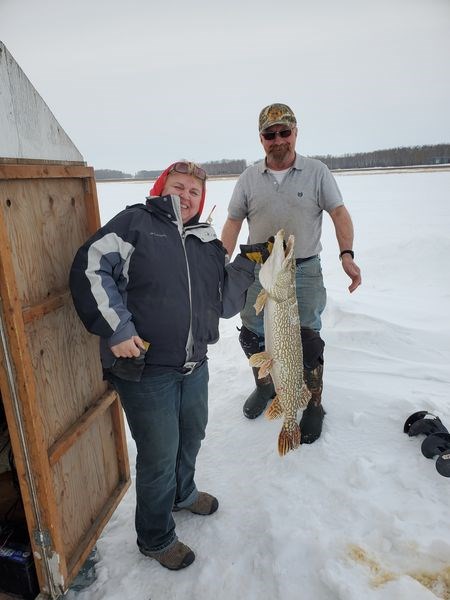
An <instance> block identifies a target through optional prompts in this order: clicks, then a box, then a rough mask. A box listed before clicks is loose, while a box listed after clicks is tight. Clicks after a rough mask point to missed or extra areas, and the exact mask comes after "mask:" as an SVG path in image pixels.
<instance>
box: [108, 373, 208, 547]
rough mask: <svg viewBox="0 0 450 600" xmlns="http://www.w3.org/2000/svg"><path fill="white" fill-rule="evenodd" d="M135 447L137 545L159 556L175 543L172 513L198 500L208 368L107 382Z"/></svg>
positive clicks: (205, 419) (206, 414) (205, 415)
mask: <svg viewBox="0 0 450 600" xmlns="http://www.w3.org/2000/svg"><path fill="white" fill-rule="evenodd" d="M111 380H112V383H113V385H114V387H115V389H116V390H117V392H118V393H119V396H120V400H121V402H122V406H123V408H124V411H125V414H126V417H127V421H128V425H129V427H130V431H131V434H132V436H133V439H134V441H135V442H136V448H137V458H136V521H135V522H136V532H137V541H138V545H140V546H143V547H144V548H146V549H147V550H150V551H152V552H158V551H161V550H164V549H165V548H167V547H168V546H170V545H172V544H173V543H174V542H175V541H176V539H177V537H176V534H175V522H174V519H173V516H172V509H173V508H174V507H177V508H184V507H186V506H190V505H191V504H192V503H193V502H195V500H196V499H197V496H198V490H197V487H196V485H195V482H194V474H195V461H196V458H197V454H198V451H199V450H200V445H201V440H202V439H203V438H204V437H205V429H206V424H207V421H208V380H209V374H208V364H207V361H205V362H204V363H203V364H202V365H201V366H199V367H198V368H196V369H194V371H193V372H192V373H191V374H189V375H183V374H181V373H179V372H178V371H175V370H173V371H169V372H166V373H164V374H159V375H152V374H144V375H143V377H142V379H141V381H139V382H133V381H126V380H124V379H119V378H118V377H114V376H113V377H112V379H111Z"/></svg>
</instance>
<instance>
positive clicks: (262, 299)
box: [253, 290, 268, 315]
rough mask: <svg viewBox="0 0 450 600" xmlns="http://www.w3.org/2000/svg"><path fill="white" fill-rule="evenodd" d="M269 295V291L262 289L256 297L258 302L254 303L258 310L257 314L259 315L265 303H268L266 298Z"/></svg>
mask: <svg viewBox="0 0 450 600" xmlns="http://www.w3.org/2000/svg"><path fill="white" fill-rule="evenodd" d="M267 297H268V293H267V292H266V291H265V290H261V291H260V292H259V294H258V296H257V298H256V302H255V304H254V305H253V306H254V307H255V310H256V314H257V315H259V313H260V312H261V311H262V309H263V308H264V306H265V304H266V300H267Z"/></svg>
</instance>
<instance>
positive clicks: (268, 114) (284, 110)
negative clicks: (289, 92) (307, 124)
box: [259, 104, 297, 133]
mask: <svg viewBox="0 0 450 600" xmlns="http://www.w3.org/2000/svg"><path fill="white" fill-rule="evenodd" d="M272 125H287V126H288V127H295V126H296V125H297V120H296V118H295V115H294V113H293V112H292V110H291V109H290V108H289V106H287V105H286V104H269V106H266V107H265V108H263V109H262V111H261V112H260V113H259V132H260V133H261V131H264V129H267V128H268V127H272Z"/></svg>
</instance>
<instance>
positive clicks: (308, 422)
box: [300, 327, 325, 444]
mask: <svg viewBox="0 0 450 600" xmlns="http://www.w3.org/2000/svg"><path fill="white" fill-rule="evenodd" d="M301 334H302V346H303V366H304V369H303V378H304V380H305V383H306V387H307V388H308V390H309V391H310V392H311V399H310V401H309V402H308V406H307V407H306V409H305V410H304V411H303V415H302V419H301V421H300V432H301V443H302V444H312V443H313V442H315V441H316V440H317V439H318V438H319V437H320V434H321V433H322V424H323V419H324V417H325V411H324V409H323V406H322V388H323V349H324V347H325V343H324V341H323V340H322V339H321V337H320V334H319V333H318V332H317V331H315V330H313V329H309V328H308V327H302V329H301Z"/></svg>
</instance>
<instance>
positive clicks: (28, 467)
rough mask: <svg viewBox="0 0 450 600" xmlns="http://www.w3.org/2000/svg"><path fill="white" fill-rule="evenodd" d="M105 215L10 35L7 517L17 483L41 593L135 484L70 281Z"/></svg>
mask: <svg viewBox="0 0 450 600" xmlns="http://www.w3.org/2000/svg"><path fill="white" fill-rule="evenodd" d="M99 225H100V219H99V211H98V203H97V193H96V186H95V180H94V172H93V169H92V168H91V167H87V166H86V165H85V162H84V160H83V157H82V156H81V154H80V153H79V152H78V150H77V149H76V147H75V146H74V144H73V143H72V141H71V140H70V139H69V137H68V136H67V135H66V133H65V132H64V130H63V129H62V127H61V126H60V125H59V124H58V122H57V121H56V119H55V117H54V116H53V115H52V113H51V112H50V110H49V109H48V107H47V106H46V104H45V103H44V101H43V100H42V98H41V97H40V96H39V94H38V93H37V92H36V90H35V89H34V88H33V86H32V85H31V83H30V81H29V80H28V79H27V77H26V76H25V75H24V73H23V71H22V70H21V69H20V67H19V66H18V65H17V63H16V62H15V60H14V58H13V57H12V56H11V54H10V53H9V52H8V50H7V49H6V47H5V46H4V45H3V44H2V43H1V42H0V240H1V241H0V334H1V336H0V337H1V339H0V393H1V403H0V418H1V414H2V413H4V415H5V416H4V417H3V419H4V427H5V428H7V432H8V434H9V438H10V443H11V449H12V455H13V465H12V466H11V470H14V471H15V472H16V473H17V479H18V482H19V486H20V489H19V490H16V491H15V490H14V485H13V479H14V478H13V476H12V475H11V474H10V473H8V470H6V472H4V473H0V498H1V499H2V501H1V502H0V523H2V520H3V521H4V519H5V518H6V516H5V515H6V512H7V510H8V511H9V510H10V508H11V507H9V508H8V507H5V506H4V504H5V498H9V497H10V498H11V502H12V501H13V500H14V494H15V493H16V494H17V496H18V497H17V498H16V499H15V500H16V502H17V503H18V504H19V505H20V507H23V511H21V510H20V509H19V510H18V511H16V513H15V514H16V519H15V520H17V518H18V519H19V520H20V518H22V519H23V521H24V524H25V525H26V530H27V532H28V535H29V538H30V541H31V547H32V552H33V561H34V567H35V570H36V573H37V579H38V588H39V590H38V592H39V597H40V598H52V599H53V598H58V597H59V596H61V595H62V594H63V593H64V592H65V591H66V590H67V588H68V586H69V585H70V583H71V581H72V580H73V578H74V577H75V576H76V574H77V573H78V571H79V569H80V567H81V566H82V565H83V563H84V561H85V559H86V557H87V556H88V555H89V553H90V551H91V549H92V548H93V546H94V545H95V542H96V540H97V538H98V537H99V535H100V533H101V531H102V529H103V527H104V526H105V524H106V523H107V522H108V520H109V518H110V517H111V515H112V513H113V511H114V509H115V508H116V506H117V505H118V503H119V501H120V499H121V498H122V496H123V495H124V493H125V491H126V489H127V488H128V486H129V483H130V473H129V466H128V456H127V450H126V440H125V430H124V423H123V416H122V412H121V408H120V405H119V401H118V397H117V395H116V393H115V392H114V391H113V390H111V389H110V388H109V387H108V386H107V384H106V382H105V381H103V379H102V373H101V367H100V362H99V356H98V340H97V339H96V338H95V337H94V336H91V335H89V334H88V333H87V332H86V331H85V329H84V327H83V325H82V324H81V322H80V321H79V320H78V317H77V315H76V313H75V310H74V308H73V305H72V301H71V297H70V293H69V291H68V273H69V268H70V265H71V262H72V259H73V257H74V254H75V252H76V250H77V248H78V247H79V246H80V245H81V244H82V243H83V242H84V241H85V240H86V239H87V237H88V236H89V235H90V234H91V233H93V232H94V231H95V230H96V229H97V228H98V227H99ZM2 409H3V410H2ZM2 510H3V514H2V512H1V511H2ZM9 514H10V513H9ZM17 515H19V517H17ZM20 515H22V517H21V516H20ZM0 562H1V557H0ZM0 566H1V565H0ZM1 573H2V571H1V569H0V590H1V589H2V587H3V589H5V586H4V585H3V586H2V581H1ZM10 591H13V590H10Z"/></svg>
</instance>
